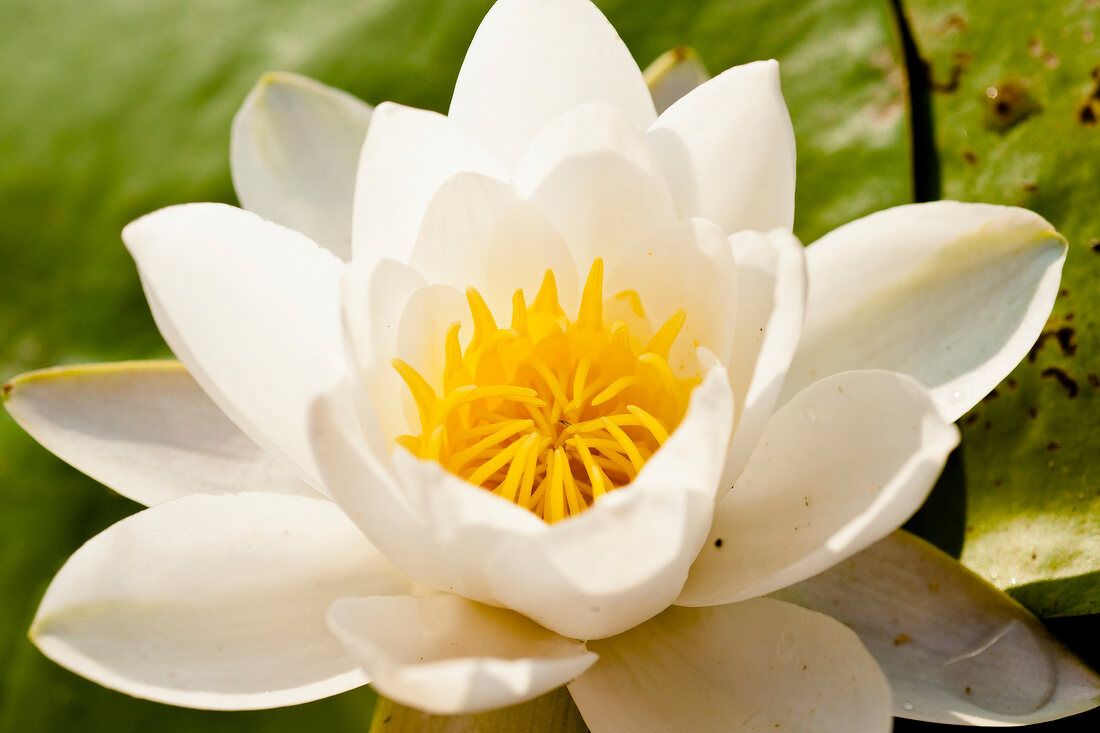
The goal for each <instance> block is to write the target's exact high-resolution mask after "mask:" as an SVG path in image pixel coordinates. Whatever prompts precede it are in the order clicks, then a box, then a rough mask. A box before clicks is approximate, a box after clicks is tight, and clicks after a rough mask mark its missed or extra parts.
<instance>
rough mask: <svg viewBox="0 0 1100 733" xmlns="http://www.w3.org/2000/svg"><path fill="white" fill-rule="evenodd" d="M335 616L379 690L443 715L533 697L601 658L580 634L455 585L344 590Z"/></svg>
mask: <svg viewBox="0 0 1100 733" xmlns="http://www.w3.org/2000/svg"><path fill="white" fill-rule="evenodd" d="M328 619H329V625H330V626H331V627H332V630H333V631H334V632H335V633H336V635H337V636H338V637H339V638H340V639H341V641H343V642H344V644H345V645H347V648H348V650H349V651H350V652H351V654H352V655H353V656H354V657H355V659H356V660H358V661H359V663H360V664H361V665H362V666H363V669H364V670H366V672H367V674H368V675H370V678H371V680H372V681H373V685H374V688H375V689H376V690H378V691H379V692H381V693H382V694H383V695H385V696H386V697H388V698H390V699H392V700H396V701H397V702H399V703H402V704H405V705H409V706H411V707H415V708H417V709H419V710H424V711H426V712H429V713H436V714H440V715H455V714H462V713H477V712H482V711H485V710H491V709H493V708H498V707H503V706H505V705H514V704H516V703H520V702H525V701H527V700H530V699H532V698H535V697H538V696H539V695H541V694H543V693H545V692H549V691H550V690H553V689H554V688H556V687H560V686H561V685H563V684H565V683H566V682H568V681H569V680H571V679H573V678H574V677H576V676H577V675H579V674H581V673H582V672H584V670H586V669H588V668H589V667H591V666H592V663H593V662H595V661H596V655H595V654H593V653H591V652H589V651H587V650H585V648H584V644H583V643H581V642H579V641H573V640H571V639H565V638H562V637H560V636H558V635H557V634H555V633H554V632H552V631H547V630H546V629H544V628H542V627H541V626H539V625H538V624H536V623H533V622H532V621H529V620H528V619H525V618H524V617H523V616H520V615H519V614H517V613H514V612H512V611H507V610H504V609H501V608H491V607H489V606H483V605H481V604H479V603H474V602H472V601H467V600H466V599H464V598H459V597H458V596H453V595H450V594H447V593H438V594H433V595H429V596H425V597H419V598H414V597H410V596H405V597H397V598H394V597H390V598H385V597H374V598H344V599H341V600H339V601H337V602H336V603H335V604H334V605H333V607H332V609H331V610H330V611H329V616H328Z"/></svg>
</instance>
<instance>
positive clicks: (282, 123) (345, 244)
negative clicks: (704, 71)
mask: <svg viewBox="0 0 1100 733" xmlns="http://www.w3.org/2000/svg"><path fill="white" fill-rule="evenodd" d="M370 116H371V108H370V105H367V104H364V103H363V102H361V101H359V100H358V99H356V98H355V97H353V96H351V95H350V94H346V93H344V92H342V91H340V90H338V89H333V88H332V87H329V86H325V85H324V84H320V83H318V82H315V81H313V80H312V79H307V78H306V77H304V76H298V75H297V74H287V73H281V72H280V73H267V74H264V75H263V77H261V78H260V81H259V83H257V84H256V86H255V87H253V88H252V91H251V92H250V93H249V95H248V97H247V98H246V99H245V101H244V105H243V106H242V107H241V109H240V111H239V112H237V116H236V117H234V118H233V132H232V136H231V138H230V144H229V166H230V169H231V170H232V172H233V185H234V187H236V189H237V197H238V198H240V200H241V206H243V207H244V208H246V209H248V210H249V211H254V212H256V213H257V214H259V215H260V216H262V217H264V218H265V219H270V220H272V221H275V222H278V223H279V224H282V225H284V226H287V227H290V228H291V229H296V230H298V231H299V232H302V233H303V234H305V235H306V236H308V237H310V238H311V239H313V241H315V242H317V243H318V244H320V245H322V246H324V247H327V248H328V249H329V250H331V251H332V252H333V254H335V255H336V256H337V257H340V258H341V259H344V260H346V259H348V258H349V257H351V203H352V193H353V191H354V188H355V170H356V164H357V161H358V160H359V150H360V149H361V148H362V147H363V138H364V137H365V136H366V134H367V125H368V124H369V123H370Z"/></svg>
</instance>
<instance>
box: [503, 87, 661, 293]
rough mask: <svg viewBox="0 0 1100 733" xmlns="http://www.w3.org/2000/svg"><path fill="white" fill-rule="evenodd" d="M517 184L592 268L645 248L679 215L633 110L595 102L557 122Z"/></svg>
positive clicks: (538, 142) (527, 156) (532, 151)
mask: <svg viewBox="0 0 1100 733" xmlns="http://www.w3.org/2000/svg"><path fill="white" fill-rule="evenodd" d="M514 180H515V185H516V189H517V190H518V191H519V193H520V194H521V195H522V196H525V197H526V198H529V199H530V200H531V201H533V202H534V203H535V204H536V205H537V206H538V207H539V209H540V210H541V211H542V212H543V213H544V214H545V215H546V217H547V218H548V219H549V220H550V222H551V223H552V224H553V225H554V227H555V228H556V229H557V230H558V231H559V232H560V233H561V235H562V236H563V237H564V238H565V242H566V244H567V245H568V246H569V249H570V251H571V252H572V253H573V259H574V260H575V261H576V263H577V266H578V267H579V268H580V269H581V270H582V271H587V269H588V267H589V265H590V264H591V263H592V260H594V259H595V258H596V257H602V258H604V260H605V262H607V263H609V264H613V263H615V262H617V261H618V260H620V259H622V258H623V257H626V256H629V255H630V254H631V253H633V252H635V251H637V250H640V249H641V248H642V246H643V243H644V242H645V240H647V239H649V237H650V236H651V235H652V233H653V232H654V231H655V230H657V229H661V228H665V227H667V226H669V225H671V224H672V223H673V222H674V221H675V219H676V210H675V208H674V207H673V205H672V196H671V195H670V194H669V191H668V186H666V185H665V182H664V178H663V175H662V173H661V170H660V168H659V167H658V165H657V161H656V159H655V158H654V157H653V154H652V153H651V152H650V150H649V147H648V146H647V145H646V143H645V139H644V137H643V136H642V133H641V132H639V131H638V130H637V129H636V128H635V127H634V126H633V125H631V124H630V121H629V120H628V119H627V118H626V116H625V115H624V114H623V113H622V112H620V111H619V110H618V109H616V108H615V107H614V106H612V105H610V104H608V103H607V102H602V101H601V102H590V103H588V104H584V105H581V106H580V107H576V108H574V109H572V110H570V111H569V112H566V113H565V114H564V115H562V116H561V117H559V118H558V119H556V120H554V121H553V122H552V123H550V124H549V125H547V126H546V127H545V128H544V129H543V130H542V132H540V133H539V134H538V135H537V136H536V137H535V139H534V140H532V141H531V144H530V146H528V148H527V150H526V151H525V152H524V154H523V157H522V158H520V161H519V164H518V165H517V166H516V172H515V179H514Z"/></svg>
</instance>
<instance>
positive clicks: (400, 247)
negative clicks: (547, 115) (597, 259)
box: [352, 102, 507, 262]
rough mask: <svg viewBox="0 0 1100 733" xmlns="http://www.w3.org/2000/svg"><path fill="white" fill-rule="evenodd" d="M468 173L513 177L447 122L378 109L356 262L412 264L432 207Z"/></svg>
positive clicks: (363, 175)
mask: <svg viewBox="0 0 1100 733" xmlns="http://www.w3.org/2000/svg"><path fill="white" fill-rule="evenodd" d="M462 171H471V172H474V173H482V174H485V175H487V176H492V177H495V178H506V177H507V173H506V172H505V170H504V169H503V167H502V166H501V165H500V163H498V162H497V161H496V160H495V159H494V158H493V156H492V155H491V154H490V153H489V152H488V151H487V150H486V149H485V148H484V147H483V146H482V145H481V143H480V142H478V141H477V139H475V138H474V137H473V136H472V135H471V134H470V133H469V132H467V131H466V130H464V129H463V128H462V127H461V126H460V125H457V124H455V123H454V122H453V121H451V120H449V119H448V118H447V117H444V116H443V115H441V114H439V113H437V112H428V111H426V110H422V109H415V108H413V107H403V106H401V105H399V104H394V103H392V102H386V103H384V104H380V105H378V107H377V108H376V109H375V110H374V116H373V117H372V118H371V125H370V132H369V133H368V135H367V139H366V141H365V142H364V143H363V151H362V153H361V154H360V156H359V172H358V174H357V176H356V179H355V205H354V212H353V214H352V249H353V250H354V257H355V259H357V260H364V261H369V260H378V259H382V258H389V259H393V260H397V261H398V262H408V259H409V254H410V253H411V252H412V249H413V245H414V243H415V242H416V233H417V231H419V229H420V220H421V218H422V217H423V216H424V210H425V209H427V208H428V202H429V201H430V200H431V198H432V196H434V195H435V192H436V190H437V189H438V188H439V187H440V186H441V185H443V182H444V181H446V180H447V179H448V178H450V177H451V176H453V175H455V174H456V173H460V172H462Z"/></svg>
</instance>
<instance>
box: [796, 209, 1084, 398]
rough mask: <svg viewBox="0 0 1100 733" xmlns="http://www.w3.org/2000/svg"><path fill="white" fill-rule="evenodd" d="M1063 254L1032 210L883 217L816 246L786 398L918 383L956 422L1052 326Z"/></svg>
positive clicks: (911, 212)
mask: <svg viewBox="0 0 1100 733" xmlns="http://www.w3.org/2000/svg"><path fill="white" fill-rule="evenodd" d="M1065 257H1066V243H1065V240H1063V239H1062V237H1061V236H1060V235H1059V234H1058V233H1057V232H1055V231H1054V228H1053V227H1052V226H1051V225H1050V224H1049V223H1048V222H1046V221H1045V220H1044V219H1043V218H1042V217H1040V216H1038V215H1037V214H1034V213H1032V212H1030V211H1025V210H1024V209H1016V208H1011V207H1007V206H992V205H989V204H960V203H957V202H954V201H937V202H934V203H929V204H912V205H909V206H899V207H897V208H894V209H887V210H886V211H880V212H878V213H877V214H872V215H871V216H868V217H865V218H863V219H859V220H857V221H854V222H852V223H850V224H846V225H845V226H843V227H841V228H840V229H837V230H836V231H834V232H831V233H829V234H827V235H825V236H824V237H822V238H821V239H820V240H818V241H817V242H814V243H813V244H811V245H810V246H809V248H808V249H807V252H806V260H807V264H808V266H809V272H810V293H809V302H808V304H807V312H806V327H805V331H804V334H803V338H802V342H801V344H800V345H799V349H798V353H797V354H796V355H795V359H794V364H792V366H791V372H790V376H789V378H788V381H787V384H786V386H785V388H784V394H785V395H786V396H790V395H792V394H794V392H796V391H797V390H798V389H800V388H801V387H803V386H805V385H806V384H808V383H809V382H811V381H813V380H814V379H820V378H821V377H824V376H827V375H829V374H832V373H834V372H838V371H842V370H845V369H865V368H881V369H892V370H895V371H900V372H904V373H906V374H911V375H912V376H914V377H916V378H917V379H918V380H919V381H920V382H921V383H922V384H924V385H925V386H926V387H928V388H929V389H930V390H931V391H932V395H933V396H934V397H935V399H936V404H938V405H939V406H940V409H941V410H942V411H943V414H944V416H945V417H947V419H949V420H955V419H957V418H958V417H960V416H961V415H962V414H963V413H965V412H966V411H967V410H968V409H970V408H971V407H972V406H973V405H974V404H976V403H977V402H978V400H980V399H981V398H982V397H984V396H985V395H986V394H987V393H988V392H989V390H991V389H992V388H993V387H994V386H995V385H996V384H997V383H998V382H1000V381H1001V379H1002V378H1004V376H1005V375H1007V374H1008V373H1009V371H1011V370H1012V368H1013V367H1015V366H1016V364H1017V363H1019V361H1020V360H1021V359H1022V358H1023V357H1024V355H1025V354H1026V353H1027V351H1028V349H1030V348H1031V345H1032V344H1034V343H1035V339H1036V338H1037V337H1038V336H1039V332H1040V331H1041V330H1042V328H1043V324H1044V323H1045V322H1046V319H1047V316H1048V315H1049V314H1050V309H1051V307H1052V305H1053V304H1054V298H1055V297H1056V296H1057V294H1058V281H1059V277H1060V274H1061V271H1062V263H1063V262H1064V261H1065Z"/></svg>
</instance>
